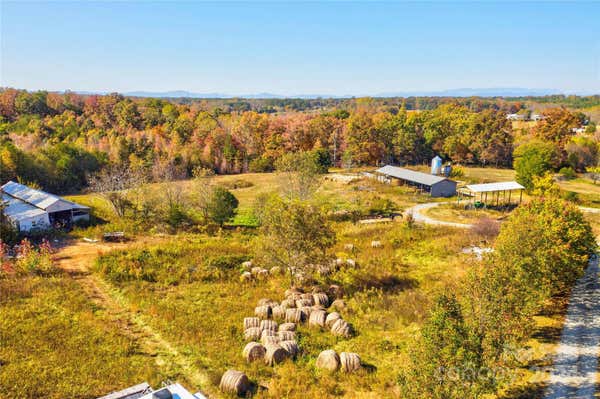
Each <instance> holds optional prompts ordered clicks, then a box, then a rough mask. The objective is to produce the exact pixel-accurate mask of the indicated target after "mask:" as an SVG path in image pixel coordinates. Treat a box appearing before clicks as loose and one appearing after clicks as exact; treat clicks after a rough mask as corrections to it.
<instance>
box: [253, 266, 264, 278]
mask: <svg viewBox="0 0 600 399" xmlns="http://www.w3.org/2000/svg"><path fill="white" fill-rule="evenodd" d="M262 269H263V268H262V267H258V266H254V267H253V268H252V269H250V273H252V275H253V276H256V275H257V274H258V272H259V271H261V270H262Z"/></svg>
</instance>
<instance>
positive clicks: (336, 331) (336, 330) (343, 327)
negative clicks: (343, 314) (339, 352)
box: [331, 319, 350, 338]
mask: <svg viewBox="0 0 600 399" xmlns="http://www.w3.org/2000/svg"><path fill="white" fill-rule="evenodd" d="M331 333H332V334H333V335H338V336H340V337H345V338H347V337H349V336H350V325H349V324H348V323H347V322H346V321H345V320H344V319H337V320H336V321H335V322H334V323H333V325H332V326H331Z"/></svg>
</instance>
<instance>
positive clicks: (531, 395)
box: [498, 382, 547, 399]
mask: <svg viewBox="0 0 600 399" xmlns="http://www.w3.org/2000/svg"><path fill="white" fill-rule="evenodd" d="M546 388H547V384H546V383H541V382H537V383H530V384H527V385H525V386H519V387H515V388H511V389H509V390H508V391H506V392H504V394H502V395H501V396H499V397H498V398H499V399H539V398H541V397H543V395H544V392H545V390H546Z"/></svg>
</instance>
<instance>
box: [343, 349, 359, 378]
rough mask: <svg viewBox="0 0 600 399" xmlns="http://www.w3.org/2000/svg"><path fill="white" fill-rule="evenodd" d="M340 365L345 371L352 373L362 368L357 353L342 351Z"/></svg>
mask: <svg viewBox="0 0 600 399" xmlns="http://www.w3.org/2000/svg"><path fill="white" fill-rule="evenodd" d="M340 367H341V369H342V371H343V372H344V373H352V372H354V371H357V370H359V369H360V357H359V356H358V355H357V354H356V353H352V352H342V353H340Z"/></svg>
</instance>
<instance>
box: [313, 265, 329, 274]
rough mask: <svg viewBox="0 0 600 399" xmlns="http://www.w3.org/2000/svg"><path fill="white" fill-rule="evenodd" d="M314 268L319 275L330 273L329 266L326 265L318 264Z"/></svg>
mask: <svg viewBox="0 0 600 399" xmlns="http://www.w3.org/2000/svg"><path fill="white" fill-rule="evenodd" d="M316 270H317V273H318V274H319V275H320V276H328V275H330V274H331V267H329V266H326V265H318V266H317V267H316Z"/></svg>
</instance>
